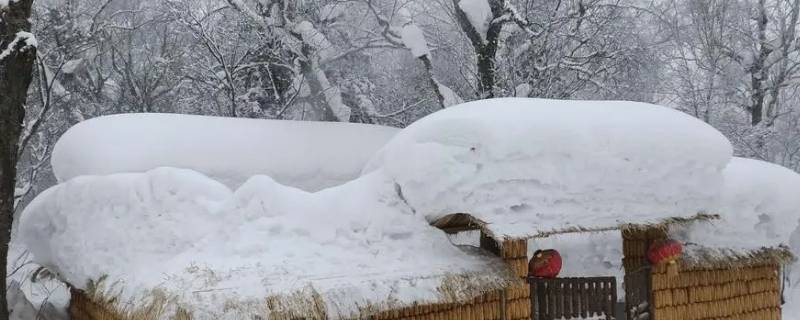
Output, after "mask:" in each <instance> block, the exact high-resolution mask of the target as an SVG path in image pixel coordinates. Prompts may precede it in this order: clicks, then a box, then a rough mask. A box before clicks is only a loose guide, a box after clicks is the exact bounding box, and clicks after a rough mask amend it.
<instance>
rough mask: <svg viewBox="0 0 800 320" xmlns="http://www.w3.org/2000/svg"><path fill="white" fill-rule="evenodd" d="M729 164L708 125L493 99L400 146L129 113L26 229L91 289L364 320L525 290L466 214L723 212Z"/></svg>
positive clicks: (550, 226)
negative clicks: (476, 247) (100, 284)
mask: <svg viewBox="0 0 800 320" xmlns="http://www.w3.org/2000/svg"><path fill="white" fill-rule="evenodd" d="M371 136H372V137H371ZM387 140H388V141H389V142H388V143H387V144H386V145H383V143H384V142H385V141H387ZM364 141H367V142H364ZM381 145H383V147H382V148H381ZM352 146H359V147H358V149H357V150H355V151H354V150H351V149H350V148H351V147H352ZM379 148H380V151H379V152H377V153H375V154H374V155H371V154H369V153H370V152H371V151H370V150H377V149H379ZM351 152H354V153H355V155H354V154H348V153H351ZM731 152H732V151H731V146H730V144H729V142H728V141H727V140H726V139H725V138H724V137H723V136H722V135H721V134H720V133H719V132H717V131H716V130H714V129H712V128H711V127H709V126H708V125H706V124H705V123H703V122H701V121H698V120H696V119H694V118H692V117H690V116H687V115H685V114H683V113H680V112H678V111H674V110H672V109H668V108H663V107H659V106H654V105H650V104H644V103H633V102H621V101H604V102H598V101H558V100H543V99H492V100H483V101H479V102H471V103H466V104H462V105H459V106H455V107H451V108H447V109H445V110H442V111H439V112H436V113H434V114H432V115H430V116H427V117H425V118H423V119H421V120H419V121H417V122H415V123H414V124H412V125H411V126H409V127H408V128H406V129H404V130H402V131H400V132H399V133H397V134H395V132H394V131H393V130H390V129H382V128H377V127H372V126H352V125H335V124H319V123H297V122H279V121H264V120H237V119H214V118H208V117H196V116H178V115H152V114H150V115H147V114H146V115H136V116H114V117H107V118H103V119H98V120H95V121H93V122H91V121H90V122H86V123H83V124H80V125H78V126H76V127H75V128H73V129H71V130H70V131H69V132H68V133H67V134H66V135H65V136H64V137H63V138H62V140H61V141H59V143H58V146H57V149H56V154H54V156H53V165H54V167H55V168H56V173H57V175H58V177H59V179H60V181H61V183H60V184H59V185H57V186H54V187H52V188H50V189H48V190H47V191H45V192H43V193H42V194H40V195H39V196H38V197H37V198H36V199H35V200H34V201H33V202H32V203H31V204H30V205H29V206H28V207H27V208H26V209H25V211H24V212H23V214H22V216H21V221H20V225H19V228H20V236H21V237H22V239H23V241H24V242H25V243H26V244H27V245H28V247H30V250H31V252H32V254H33V256H34V258H35V260H36V261H37V262H39V263H41V264H43V265H45V266H47V267H49V268H52V269H53V270H56V271H57V272H59V274H60V275H61V276H62V277H63V278H65V279H66V280H67V281H69V282H70V283H72V284H73V285H76V286H78V287H79V288H85V287H86V286H87V285H88V282H89V280H93V279H97V278H99V277H100V276H102V275H107V278H106V279H107V280H106V282H107V283H110V284H117V286H118V288H119V289H121V290H122V291H121V293H120V294H121V295H122V296H121V297H120V298H119V299H118V301H129V300H130V299H136V298H141V297H142V296H146V295H147V294H148V293H150V292H153V290H156V289H158V290H160V291H163V292H166V293H168V294H170V295H171V296H172V298H173V299H171V300H170V301H174V302H175V304H176V305H177V306H181V307H185V308H188V309H190V310H191V311H192V312H193V314H194V315H195V317H198V318H200V319H205V318H209V319H224V317H226V316H227V317H233V318H236V316H241V315H243V314H266V313H269V312H270V310H266V309H265V308H270V307H269V306H265V304H264V303H263V301H264V299H265V297H266V298H270V299H272V300H269V301H274V300H275V299H277V301H280V302H281V303H283V304H288V305H290V306H293V307H294V308H300V309H302V307H304V306H308V304H313V303H316V302H317V301H321V302H320V303H321V304H323V306H321V307H322V308H323V309H325V310H326V313H327V315H328V316H330V317H336V316H337V315H344V316H352V315H353V314H358V312H360V311H361V310H363V309H364V308H371V307H373V306H377V308H378V309H380V307H391V306H403V305H407V304H410V303H426V302H442V301H452V300H453V299H462V298H468V297H471V295H474V294H477V293H480V292H482V291H483V290H487V289H492V288H496V287H498V286H502V285H505V284H507V283H508V281H510V277H511V276H510V274H509V273H508V270H507V268H506V267H505V266H503V265H502V263H500V261H499V260H498V259H497V258H496V257H491V256H487V255H485V254H482V253H481V252H475V251H472V250H467V249H464V248H460V247H458V246H454V245H453V244H451V243H450V242H449V241H448V238H447V236H446V235H445V234H444V233H443V232H441V231H440V230H438V229H436V228H434V227H432V226H431V224H434V225H437V222H439V221H441V220H442V219H446V218H448V217H452V214H454V213H467V214H469V216H470V217H472V218H474V219H475V221H479V222H480V224H481V227H482V228H483V229H484V230H486V231H487V232H489V233H491V234H492V235H493V236H495V237H496V238H498V239H501V238H508V237H510V238H517V237H536V236H543V235H549V234H552V233H559V232H568V231H578V230H603V229H607V228H616V227H618V226H620V225H627V224H648V223H662V222H664V221H670V220H675V221H679V220H681V219H685V218H693V217H697V215H698V213H703V212H707V211H711V210H712V209H714V208H715V204H716V201H717V200H718V199H717V196H718V191H719V188H720V187H721V185H722V170H723V168H724V167H725V165H726V164H727V163H728V161H729V160H730V158H731ZM341 153H344V154H347V155H341ZM368 154H369V155H368ZM370 156H372V159H371V160H369V161H368V164H367V165H366V166H365V167H364V169H363V170H361V173H360V176H358V177H357V178H355V179H354V180H352V181H349V182H344V183H343V184H340V185H337V186H332V187H329V188H326V189H322V190H319V191H316V192H307V191H303V190H300V189H297V188H295V187H298V186H300V185H301V184H302V183H297V182H296V181H297V180H295V179H297V177H300V178H301V179H300V180H301V181H303V179H310V178H314V177H315V174H316V173H317V172H322V173H325V174H321V175H322V176H326V175H327V173H326V172H330V171H331V170H332V171H333V172H334V173H340V172H347V174H345V175H335V176H337V177H345V176H347V175H358V173H355V174H354V173H352V171H359V170H354V168H356V167H359V166H362V164H363V163H365V162H367V160H366V158H368V157H370ZM161 166H167V168H163V167H162V168H158V167H161ZM168 167H181V168H168ZM154 168H155V169H154ZM186 168H188V169H186ZM189 169H193V170H189ZM316 170H318V171H316ZM198 171H199V172H198ZM263 173H267V174H269V175H270V176H272V177H270V176H267V175H257V174H263ZM309 173H311V174H309ZM70 178H71V179H70ZM245 180H246V182H244V181H245ZM282 183H283V184H282ZM285 184H291V185H285ZM314 185H317V186H319V184H314ZM306 189H310V190H314V189H319V188H309V187H306ZM317 297H319V299H317ZM231 304H234V305H237V306H241V307H240V308H238V309H236V308H235V309H231V308H226V306H230V305H231ZM298 306H300V307H298ZM317 307H319V306H314V308H306V309H307V310H317ZM221 312H224V313H225V314H220V313H221ZM237 312H238V313H237ZM233 313H235V314H233Z"/></svg>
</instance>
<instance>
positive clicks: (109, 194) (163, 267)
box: [20, 168, 504, 319]
mask: <svg viewBox="0 0 800 320" xmlns="http://www.w3.org/2000/svg"><path fill="white" fill-rule="evenodd" d="M87 231H88V232H87ZM20 234H21V235H22V236H23V241H24V242H25V244H26V245H27V246H28V247H29V248H30V251H31V252H32V253H33V256H34V258H35V261H37V262H39V263H41V264H42V265H44V266H47V267H49V268H51V269H52V270H55V271H57V272H58V273H59V274H60V275H61V277H63V279H64V280H66V281H67V282H69V283H71V284H73V285H75V286H77V287H79V288H83V287H84V286H86V284H87V282H88V281H89V280H90V279H97V278H98V277H100V276H101V275H108V279H107V280H106V282H107V283H110V284H116V287H115V288H116V289H117V290H121V292H120V294H121V296H120V299H122V300H121V301H138V299H140V298H142V297H143V296H146V294H147V292H149V290H152V289H162V290H164V291H165V292H167V293H168V294H170V295H174V296H175V299H176V301H177V304H178V305H181V306H185V307H187V308H189V310H192V312H193V313H194V314H195V316H196V317H198V319H241V318H242V317H241V316H243V315H247V314H261V315H262V316H263V315H264V314H266V311H265V310H263V309H261V308H264V307H265V306H264V304H263V301H264V299H265V298H266V297H269V296H271V295H280V294H290V293H293V292H306V293H308V292H309V290H311V288H313V290H316V291H317V292H318V293H319V294H320V295H321V297H322V298H323V300H324V301H325V303H326V306H327V311H328V314H329V315H331V316H335V315H337V314H341V315H347V314H349V313H350V312H355V311H356V310H357V307H358V306H364V305H368V304H369V303H375V304H378V303H385V302H386V300H389V301H394V302H397V303H411V302H413V301H422V302H424V301H428V302H435V301H438V300H440V299H442V298H443V297H442V296H441V294H440V293H438V291H437V289H438V288H439V286H441V285H442V281H443V280H445V279H446V277H447V276H448V275H452V274H475V275H476V276H477V277H482V278H483V279H488V280H493V279H494V280H497V279H502V277H504V273H502V272H501V269H500V268H499V267H498V266H499V265H501V264H502V263H501V262H500V261H499V259H497V258H489V257H487V256H484V255H483V254H480V253H478V252H468V251H463V250H462V249H459V248H458V247H456V246H453V245H452V244H450V242H449V241H448V240H447V237H446V235H445V234H444V233H443V232H441V231H440V230H438V229H435V228H433V227H431V226H429V225H428V224H427V222H426V221H425V220H424V219H420V218H419V217H418V216H415V215H414V214H412V212H411V209H410V208H408V207H407V206H405V204H404V203H403V202H402V201H401V199H400V198H399V196H398V195H397V193H396V192H395V189H394V186H393V183H392V182H391V181H389V180H387V179H386V178H385V177H384V176H383V175H382V174H381V173H380V172H379V171H378V172H375V173H373V174H371V175H368V176H365V177H362V178H360V179H357V180H355V181H353V182H350V183H347V184H345V185H342V186H340V187H337V188H331V189H326V190H323V191H320V192H317V193H307V192H305V191H301V190H299V189H295V188H291V187H286V186H283V185H280V184H278V183H276V182H275V181H274V180H272V179H271V178H269V177H267V176H254V177H253V178H251V179H250V180H248V181H247V182H246V183H245V184H244V185H242V186H241V187H240V188H238V189H236V190H231V189H229V188H228V187H226V186H225V185H223V184H221V183H218V182H216V181H214V180H212V179H209V178H208V177H206V176H204V175H202V174H200V173H197V172H194V171H191V170H187V169H175V168H158V169H154V170H151V171H148V172H144V173H120V174H112V175H106V176H82V177H77V178H74V179H71V180H69V181H67V182H64V183H61V184H59V185H57V186H54V187H52V188H50V189H48V190H47V191H45V192H43V193H42V194H41V195H39V196H38V197H37V198H36V199H35V200H34V201H33V202H32V203H31V204H30V205H29V206H28V207H27V208H26V210H25V212H24V213H23V214H22V218H21V222H20ZM229 304H233V305H238V306H240V308H238V309H237V308H234V310H231V309H230V308H226V307H225V306H228V305H229ZM248 318H249V316H248Z"/></svg>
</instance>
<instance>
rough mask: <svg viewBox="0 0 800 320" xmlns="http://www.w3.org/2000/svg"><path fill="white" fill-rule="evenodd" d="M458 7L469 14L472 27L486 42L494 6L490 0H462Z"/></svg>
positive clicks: (468, 18) (468, 17)
mask: <svg viewBox="0 0 800 320" xmlns="http://www.w3.org/2000/svg"><path fill="white" fill-rule="evenodd" d="M458 7H459V8H461V11H464V14H466V16H467V20H469V22H470V24H472V27H473V28H475V31H476V32H477V33H478V36H480V38H481V41H482V42H486V33H487V32H488V31H489V24H491V22H492V17H494V15H493V14H492V7H491V6H489V1H488V0H461V1H459V2H458Z"/></svg>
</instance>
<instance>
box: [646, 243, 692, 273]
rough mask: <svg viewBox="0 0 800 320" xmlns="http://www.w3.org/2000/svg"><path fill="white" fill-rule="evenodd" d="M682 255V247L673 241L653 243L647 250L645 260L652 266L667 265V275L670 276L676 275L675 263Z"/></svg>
mask: <svg viewBox="0 0 800 320" xmlns="http://www.w3.org/2000/svg"><path fill="white" fill-rule="evenodd" d="M682 253H683V246H682V245H681V243H680V242H678V241H675V240H660V241H655V242H653V244H651V245H650V248H649V249H648V250H647V260H649V261H650V264H652V265H655V266H657V265H661V264H667V273H669V274H670V275H677V274H678V266H677V264H676V262H677V261H678V258H680V256H681V254H682Z"/></svg>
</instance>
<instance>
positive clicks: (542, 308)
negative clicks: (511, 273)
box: [536, 279, 547, 320]
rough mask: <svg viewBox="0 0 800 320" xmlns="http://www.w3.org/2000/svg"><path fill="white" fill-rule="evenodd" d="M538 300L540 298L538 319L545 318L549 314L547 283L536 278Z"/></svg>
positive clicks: (542, 319)
mask: <svg viewBox="0 0 800 320" xmlns="http://www.w3.org/2000/svg"><path fill="white" fill-rule="evenodd" d="M536 300H538V302H537V303H538V304H539V310H538V311H537V312H538V315H539V316H538V317H537V318H536V320H544V319H546V315H547V291H546V290H545V283H544V282H543V281H542V280H541V279H537V280H536Z"/></svg>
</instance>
